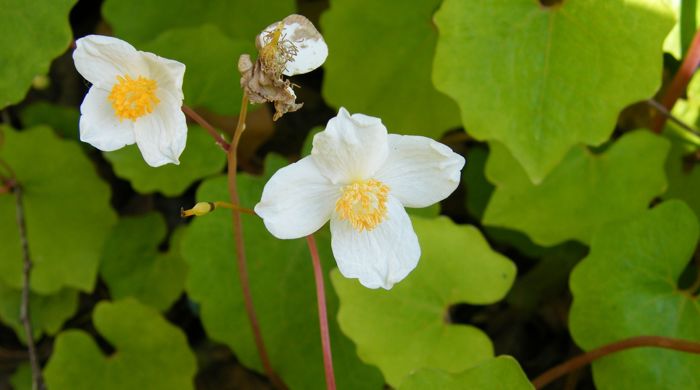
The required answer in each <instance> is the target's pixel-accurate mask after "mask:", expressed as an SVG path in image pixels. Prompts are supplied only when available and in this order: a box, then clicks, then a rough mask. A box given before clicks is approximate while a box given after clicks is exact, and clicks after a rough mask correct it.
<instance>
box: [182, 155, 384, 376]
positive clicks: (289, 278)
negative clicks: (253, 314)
mask: <svg viewBox="0 0 700 390" xmlns="http://www.w3.org/2000/svg"><path fill="white" fill-rule="evenodd" d="M286 164H287V162H286V160H284V159H283V158H281V157H276V156H274V157H268V160H267V164H266V169H265V171H266V174H265V176H263V177H254V176H250V175H247V174H242V175H240V176H239V181H238V188H239V194H240V198H241V204H242V205H243V207H250V208H252V207H253V205H254V204H255V203H257V202H258V201H259V200H260V195H261V193H262V189H263V186H264V184H265V182H266V181H267V179H268V178H269V177H270V176H271V175H272V173H273V172H274V171H275V170H277V169H278V168H281V167H283V166H284V165H286ZM222 199H228V190H227V180H226V178H225V177H218V178H213V179H208V180H206V181H204V183H202V185H201V186H200V187H199V190H198V192H197V200H199V201H212V200H222ZM242 218H243V227H244V238H245V243H246V255H247V260H248V261H247V264H248V271H249V274H250V284H251V292H252V296H253V300H254V302H255V308H256V311H257V314H258V318H259V320H260V326H261V328H262V333H263V337H264V340H265V343H266V346H267V351H268V353H269V355H270V360H271V362H272V366H273V367H274V369H275V370H276V372H277V373H278V374H279V375H280V376H281V377H282V379H283V380H284V382H285V383H286V384H287V385H288V386H289V387H290V388H292V389H320V388H323V387H324V386H325V382H324V373H323V360H322V355H321V339H320V334H319V328H318V314H317V309H316V293H315V287H314V282H313V270H312V267H311V259H310V255H309V252H308V249H307V247H306V242H305V241H304V240H277V239H275V238H274V237H272V236H271V235H270V233H268V232H267V230H266V229H265V226H264V225H263V223H262V220H260V219H259V218H258V217H255V216H249V215H243V216H242ZM316 237H317V241H318V244H319V250H320V251H321V259H322V262H323V265H324V267H325V269H326V270H328V269H330V266H331V264H332V256H331V255H330V250H329V247H330V244H329V240H328V238H327V235H325V234H322V233H319V234H316ZM182 253H183V256H184V258H185V260H186V261H187V262H188V263H189V266H190V272H189V275H188V279H187V286H186V288H187V292H188V294H189V296H190V298H191V299H192V300H194V301H195V302H198V303H199V304H200V305H201V315H200V316H201V318H202V322H203V324H204V328H205V329H206V332H207V334H208V335H209V337H210V338H211V339H213V340H216V341H219V342H223V343H225V344H226V345H228V346H229V347H231V348H232V349H233V350H234V352H235V354H236V356H237V357H238V358H239V359H240V361H241V362H242V363H243V364H244V365H246V366H248V367H252V368H254V369H256V370H258V371H260V370H261V369H262V367H261V364H260V360H259V358H258V354H257V351H256V349H255V345H254V344H253V336H252V332H251V330H250V325H249V323H248V319H247V317H246V314H245V307H244V303H243V299H242V295H241V286H240V283H239V279H238V273H237V267H236V255H235V246H234V243H233V236H232V226H231V214H230V213H229V212H228V211H227V210H217V211H215V212H214V213H211V214H208V215H206V216H203V217H198V218H196V219H195V220H194V221H193V222H192V224H191V225H190V227H189V228H188V231H187V233H186V236H185V239H184V241H183V245H182ZM329 285H330V283H329V282H328V281H326V286H329ZM326 298H327V301H328V312H329V313H330V315H329V318H328V320H329V326H330V336H331V340H332V347H333V361H334V365H335V367H336V371H335V374H336V380H337V382H338V388H346V389H356V388H380V387H381V386H382V383H383V381H382V379H381V375H380V374H379V372H378V371H376V370H375V369H374V368H372V367H369V366H365V365H363V364H362V362H360V360H359V359H358V358H357V356H356V355H355V347H354V346H353V344H352V343H351V342H350V341H349V340H348V339H347V337H345V336H344V335H343V334H342V333H341V332H340V330H339V329H338V325H337V323H336V321H335V316H334V314H333V313H335V312H336V308H337V298H336V296H335V294H333V292H332V291H331V290H330V289H327V290H326Z"/></svg>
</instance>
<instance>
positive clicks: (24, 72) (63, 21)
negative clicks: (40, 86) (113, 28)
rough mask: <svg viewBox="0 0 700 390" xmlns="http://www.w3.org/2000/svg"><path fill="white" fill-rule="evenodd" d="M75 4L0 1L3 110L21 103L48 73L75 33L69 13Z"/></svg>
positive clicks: (72, 1) (62, 0)
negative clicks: (40, 77) (38, 77)
mask: <svg viewBox="0 0 700 390" xmlns="http://www.w3.org/2000/svg"><path fill="white" fill-rule="evenodd" d="M75 2H76V0H36V1H24V0H0V9H1V10H2V13H3V15H2V23H0V53H2V55H0V109H2V108H4V107H5V106H8V105H10V104H14V103H17V102H19V101H20V100H22V98H24V95H26V94H27V91H28V90H29V87H30V86H31V84H32V81H33V80H34V77H36V76H39V75H45V74H46V73H48V71H49V65H50V64H51V60H53V59H54V58H56V57H58V56H59V55H60V54H61V53H63V52H64V51H65V50H66V49H67V48H68V44H69V43H70V41H71V37H72V33H71V29H70V24H69V23H68V13H69V12H70V9H71V8H73V4H75Z"/></svg>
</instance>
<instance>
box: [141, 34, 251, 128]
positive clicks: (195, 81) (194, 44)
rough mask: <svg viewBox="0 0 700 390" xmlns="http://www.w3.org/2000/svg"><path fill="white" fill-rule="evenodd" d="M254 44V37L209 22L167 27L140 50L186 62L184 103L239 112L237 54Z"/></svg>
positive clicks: (231, 112) (216, 109) (240, 92)
mask: <svg viewBox="0 0 700 390" xmlns="http://www.w3.org/2000/svg"><path fill="white" fill-rule="evenodd" d="M254 48H255V46H254V45H253V40H250V41H248V40H241V39H238V40H236V39H233V38H230V37H229V36H227V35H225V34H224V33H223V32H222V31H221V29H219V27H217V26H214V25H210V24H205V25H202V26H197V27H187V28H178V29H172V30H167V31H165V32H163V33H162V34H160V35H158V36H157V38H155V39H154V40H152V41H150V42H149V43H147V44H144V45H143V50H147V51H151V52H153V53H157V54H158V55H160V56H163V57H167V58H172V59H174V60H178V61H180V62H182V63H184V64H186V65H187V71H185V81H184V84H183V93H184V94H185V104H187V105H190V106H193V107H200V106H203V107H206V108H208V109H210V110H213V111H216V112H217V113H219V114H236V113H238V110H239V107H240V101H241V97H242V96H243V92H242V90H241V86H240V82H239V78H240V76H239V74H238V70H237V64H238V57H239V56H240V55H241V54H243V53H252V50H254Z"/></svg>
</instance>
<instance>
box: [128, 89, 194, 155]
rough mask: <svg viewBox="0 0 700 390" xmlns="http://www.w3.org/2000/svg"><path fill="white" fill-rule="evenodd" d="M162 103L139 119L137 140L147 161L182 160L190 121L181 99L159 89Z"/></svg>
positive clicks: (135, 128) (136, 125) (137, 121)
mask: <svg viewBox="0 0 700 390" xmlns="http://www.w3.org/2000/svg"><path fill="white" fill-rule="evenodd" d="M158 98H159V99H160V103H158V105H157V106H156V107H155V109H154V110H153V112H152V113H150V114H148V115H146V116H142V117H140V118H138V119H136V123H135V126H134V134H135V137H136V144H137V145H138V146H139V149H140V150H141V155H143V159H144V160H146V163H148V165H150V166H152V167H159V166H161V165H165V164H168V163H172V164H180V160H179V158H180V155H181V154H182V151H183V150H184V149H185V144H186V143H187V123H186V121H185V114H183V112H182V110H181V106H182V101H181V100H180V99H177V98H175V97H174V96H172V95H171V94H169V93H167V91H163V90H160V89H159V90H158Z"/></svg>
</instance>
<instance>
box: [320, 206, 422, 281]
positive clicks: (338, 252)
mask: <svg viewBox="0 0 700 390" xmlns="http://www.w3.org/2000/svg"><path fill="white" fill-rule="evenodd" d="M387 203H388V204H387V208H388V213H387V219H386V220H384V221H383V222H382V223H381V224H379V225H378V226H377V227H375V228H374V229H373V230H371V231H366V230H365V231H362V232H358V231H357V230H355V229H354V228H353V227H352V225H350V224H349V223H348V222H347V221H344V220H341V219H338V217H337V215H336V214H334V215H333V218H331V235H332V239H331V246H332V248H333V256H334V257H335V261H336V262H337V263H338V268H339V269H340V273H342V274H343V276H345V277H346V278H357V279H359V280H360V283H362V285H363V286H365V287H369V288H378V287H382V288H385V289H387V290H388V289H390V288H391V287H392V286H393V285H394V284H395V283H398V282H399V281H401V280H403V278H405V277H406V276H407V275H408V274H409V273H410V272H411V271H412V270H413V269H414V268H416V265H417V264H418V259H419V258H420V246H418V237H416V233H415V232H414V231H413V225H412V224H411V219H410V218H409V217H408V214H406V210H404V208H403V207H402V206H401V203H400V202H399V201H398V199H396V198H394V197H392V196H389V199H388V202H387Z"/></svg>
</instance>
